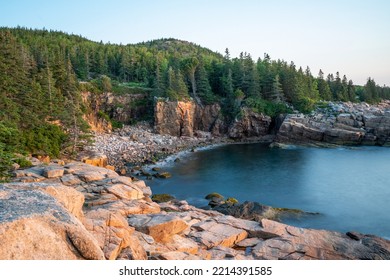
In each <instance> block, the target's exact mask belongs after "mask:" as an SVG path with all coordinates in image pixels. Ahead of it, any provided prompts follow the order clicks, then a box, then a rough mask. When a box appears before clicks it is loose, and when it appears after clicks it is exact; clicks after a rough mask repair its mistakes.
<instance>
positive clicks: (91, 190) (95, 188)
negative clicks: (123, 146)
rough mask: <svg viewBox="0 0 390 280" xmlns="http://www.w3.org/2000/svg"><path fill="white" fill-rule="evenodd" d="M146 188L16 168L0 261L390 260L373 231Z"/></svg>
mask: <svg viewBox="0 0 390 280" xmlns="http://www.w3.org/2000/svg"><path fill="white" fill-rule="evenodd" d="M151 194H152V193H151V190H150V188H149V187H148V186H146V185H145V183H144V182H143V181H133V180H132V179H131V178H129V177H125V176H120V175H118V174H117V173H116V172H114V171H112V170H109V169H106V168H102V167H96V166H91V165H89V164H86V163H80V162H71V163H68V164H66V165H65V164H63V163H62V164H59V163H58V162H57V163H49V164H46V165H43V164H42V165H36V166H34V167H32V168H29V169H24V170H17V171H15V178H14V182H12V183H7V184H2V185H0V240H1V242H2V245H1V246H0V259H3V260H6V259H26V260H28V259H41V260H47V259H69V260H70V259H98V260H102V259H107V260H115V259H122V260H147V259H152V260H198V259H200V260H207V259H214V260H231V259H234V260H254V259H257V260H259V259H270V260H277V259H293V260H298V259H331V260H337V259H378V260H380V259H390V241H389V240H386V239H383V238H380V237H377V236H372V235H364V234H360V233H355V232H348V233H346V234H344V233H339V232H332V231H325V230H313V229H303V228H297V227H293V226H289V225H286V224H282V223H279V222H275V221H272V220H268V219H262V220H261V221H259V222H257V221H249V220H244V219H239V218H234V217H232V216H228V215H224V214H221V213H219V212H216V211H211V210H202V209H198V208H196V207H194V206H191V205H189V204H188V203H187V202H186V201H171V202H166V203H160V204H157V203H155V202H153V201H152V200H151V199H150V196H151Z"/></svg>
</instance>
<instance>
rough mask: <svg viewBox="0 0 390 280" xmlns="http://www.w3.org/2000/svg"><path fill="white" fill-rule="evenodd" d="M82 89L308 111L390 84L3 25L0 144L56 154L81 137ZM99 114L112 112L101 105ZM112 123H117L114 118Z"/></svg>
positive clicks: (231, 111)
mask: <svg viewBox="0 0 390 280" xmlns="http://www.w3.org/2000/svg"><path fill="white" fill-rule="evenodd" d="M82 91H90V92H93V93H95V94H99V93H102V92H107V91H112V92H114V93H116V94H122V95H124V94H144V95H145V96H146V99H147V101H145V102H141V103H142V104H141V103H140V104H135V105H134V106H149V107H153V100H154V97H164V98H169V99H170V100H188V99H193V100H195V101H196V102H197V103H198V104H202V105H205V104H212V103H215V102H218V103H220V104H221V105H222V107H223V112H224V115H225V118H226V120H227V121H228V122H229V121H233V120H234V119H235V118H236V117H237V116H239V114H240V108H241V107H242V106H248V107H251V108H252V109H253V110H255V111H257V112H259V113H265V114H267V115H271V116H276V115H278V114H280V113H286V112H290V111H292V109H296V110H299V111H301V112H310V111H311V110H312V109H313V108H314V106H315V105H316V104H317V103H318V102H319V101H320V100H325V101H330V100H341V101H352V102H356V101H367V102H372V103H373V102H377V101H379V100H380V99H389V98H390V89H389V87H379V86H378V85H377V84H376V83H375V81H374V80H373V79H371V78H369V79H368V81H367V84H366V85H364V86H355V85H354V84H353V82H352V81H351V80H348V79H347V78H346V76H343V77H340V75H339V73H336V75H335V76H334V75H333V74H329V75H328V76H327V77H326V78H324V73H323V72H322V71H320V73H319V74H318V77H314V76H313V75H312V73H311V72H310V69H309V68H307V69H306V70H305V71H304V70H302V68H298V69H297V68H296V66H295V64H294V63H293V62H291V63H287V62H285V61H282V60H271V59H270V57H269V56H268V55H265V56H264V58H259V59H258V60H257V61H255V60H254V59H252V57H251V56H250V54H248V53H241V55H240V56H239V57H237V58H231V57H230V54H229V51H228V49H226V52H225V54H224V55H221V54H218V53H215V52H212V51H210V50H208V49H206V48H202V47H200V46H198V45H195V44H192V43H189V42H185V41H180V40H175V39H160V40H154V41H150V42H144V43H139V44H134V45H116V44H109V43H108V44H103V43H102V42H100V43H98V42H92V41H89V40H87V39H85V38H83V37H80V36H75V35H68V34H65V33H62V32H55V31H47V30H31V29H26V28H0V144H1V146H0V153H1V155H2V163H1V164H0V165H5V163H8V160H7V159H8V155H9V153H13V152H16V151H19V152H20V151H24V152H28V153H35V154H48V155H52V156H58V155H59V154H60V153H68V154H72V153H74V152H76V151H77V149H78V148H79V147H80V146H81V145H82V144H83V143H85V140H84V138H83V137H84V136H85V132H86V131H87V130H88V127H87V125H86V123H85V122H84V121H83V118H82V116H83V113H84V112H85V108H84V106H83V103H82V101H81V94H80V92H82ZM101 117H104V118H107V119H110V118H111V117H112V116H107V115H105V113H104V112H101ZM114 124H115V125H116V126H121V124H120V123H116V122H114Z"/></svg>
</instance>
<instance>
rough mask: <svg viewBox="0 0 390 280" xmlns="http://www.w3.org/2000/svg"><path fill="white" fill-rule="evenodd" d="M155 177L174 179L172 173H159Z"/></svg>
mask: <svg viewBox="0 0 390 280" xmlns="http://www.w3.org/2000/svg"><path fill="white" fill-rule="evenodd" d="M154 176H155V177H157V178H161V179H168V178H171V177H172V175H171V173H169V172H159V173H156V174H154Z"/></svg>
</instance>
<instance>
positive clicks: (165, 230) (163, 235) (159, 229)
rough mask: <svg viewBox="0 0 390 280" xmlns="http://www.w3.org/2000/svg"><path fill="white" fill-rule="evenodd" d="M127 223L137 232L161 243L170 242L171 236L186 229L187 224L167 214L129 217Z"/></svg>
mask: <svg viewBox="0 0 390 280" xmlns="http://www.w3.org/2000/svg"><path fill="white" fill-rule="evenodd" d="M128 222H129V225H130V226H132V227H135V228H136V230H137V231H140V232H143V233H145V234H148V235H150V236H152V237H153V238H154V240H155V241H157V242H161V243H167V242H169V241H171V240H172V237H173V235H175V234H178V233H181V232H183V231H184V230H186V229H187V228H188V224H187V223H186V222H184V221H183V220H182V219H180V218H178V217H177V216H174V215H168V214H166V215H164V214H151V215H131V216H129V218H128Z"/></svg>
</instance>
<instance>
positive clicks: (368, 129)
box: [276, 101, 390, 146]
mask: <svg viewBox="0 0 390 280" xmlns="http://www.w3.org/2000/svg"><path fill="white" fill-rule="evenodd" d="M276 141H277V142H279V143H293V144H294V143H297V144H306V143H329V144H337V145H380V146H383V145H385V146H388V145H390V102H388V101H387V102H383V103H381V104H379V105H375V106H374V105H368V104H365V103H361V104H352V103H339V104H331V105H330V107H329V108H327V109H324V110H317V111H316V112H315V113H313V114H311V115H303V114H295V115H287V116H286V118H285V120H284V121H283V123H282V125H281V127H280V129H279V131H278V133H277V135H276Z"/></svg>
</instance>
